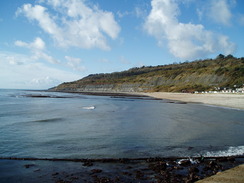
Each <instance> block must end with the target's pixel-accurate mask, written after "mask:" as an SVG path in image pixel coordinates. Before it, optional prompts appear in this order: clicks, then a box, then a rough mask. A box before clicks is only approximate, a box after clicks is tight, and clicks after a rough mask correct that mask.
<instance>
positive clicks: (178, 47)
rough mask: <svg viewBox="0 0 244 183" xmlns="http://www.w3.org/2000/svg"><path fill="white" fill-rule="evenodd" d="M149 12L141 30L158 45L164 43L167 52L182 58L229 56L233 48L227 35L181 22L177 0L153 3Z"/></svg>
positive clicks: (153, 1) (159, 0)
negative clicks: (221, 54)
mask: <svg viewBox="0 0 244 183" xmlns="http://www.w3.org/2000/svg"><path fill="white" fill-rule="evenodd" d="M151 5H152V10H151V12H150V14H149V15H148V17H147V19H146V21H145V24H144V28H145V30H146V31H147V33H148V34H150V35H152V36H153V37H155V38H156V39H157V41H158V44H159V45H160V46H162V45H164V44H167V46H168V48H169V51H170V52H171V53H172V54H173V55H174V56H175V57H178V58H181V59H196V58H202V57H204V56H206V55H208V54H213V53H224V54H230V53H232V52H233V51H234V49H235V45H234V44H233V43H231V42H230V41H229V40H228V37H227V36H224V35H220V34H216V33H213V32H211V31H208V30H206V29H205V28H204V26H203V25H201V24H192V23H187V24H185V23H181V22H179V21H178V19H177V17H178V15H179V13H180V10H179V6H178V4H177V3H176V1H171V0H152V2H151Z"/></svg>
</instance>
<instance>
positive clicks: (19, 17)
mask: <svg viewBox="0 0 244 183" xmlns="http://www.w3.org/2000/svg"><path fill="white" fill-rule="evenodd" d="M243 33H244V1H242V0H116V1H115V0H102V1H100V0H36V1H33V0H8V1H0V35H1V36H0V68H1V72H0V88H19V89H47V88H50V87H53V86H55V85H57V84H60V83H62V82H68V81H74V80H77V79H81V78H82V77H85V76H87V75H89V74H94V73H108V72H117V71H123V70H126V69H129V68H132V67H141V66H143V65H145V66H150V65H153V66H155V65H164V64H170V63H173V62H184V61H186V60H189V61H191V60H196V59H204V58H215V57H216V56H217V55H218V54H220V53H222V54H225V55H228V54H232V55H234V56H236V57H243V56H244V54H243V52H244V36H243Z"/></svg>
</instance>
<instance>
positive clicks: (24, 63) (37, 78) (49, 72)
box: [0, 52, 81, 89]
mask: <svg viewBox="0 0 244 183" xmlns="http://www.w3.org/2000/svg"><path fill="white" fill-rule="evenodd" d="M19 63H21V64H19ZM0 68H1V72H0V88H20V89H47V88H50V87H53V86H56V85H58V84H60V83H62V82H68V81H72V80H77V79H80V78H81V76H80V75H77V74H73V73H71V72H68V71H64V70H61V69H57V68H52V67H50V66H46V65H45V64H43V63H38V62H33V61H31V58H30V57H28V56H26V55H22V54H15V53H12V52H0Z"/></svg>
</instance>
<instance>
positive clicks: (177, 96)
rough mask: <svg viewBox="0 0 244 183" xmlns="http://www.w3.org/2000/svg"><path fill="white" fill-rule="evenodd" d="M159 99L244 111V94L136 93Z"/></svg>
mask: <svg viewBox="0 0 244 183" xmlns="http://www.w3.org/2000/svg"><path fill="white" fill-rule="evenodd" d="M134 94H143V95H145V96H149V97H154V98H158V99H169V100H177V101H182V102H191V103H202V104H206V105H214V106H220V107H228V108H234V109H241V110H244V94H229V93H223V94H222V93H213V94H192V93H169V92H148V93H136V92H135V93H134Z"/></svg>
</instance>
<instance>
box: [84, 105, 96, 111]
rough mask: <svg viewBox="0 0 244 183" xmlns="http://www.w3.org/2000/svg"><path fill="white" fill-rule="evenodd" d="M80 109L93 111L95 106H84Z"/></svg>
mask: <svg viewBox="0 0 244 183" xmlns="http://www.w3.org/2000/svg"><path fill="white" fill-rule="evenodd" d="M82 109H86V110H93V109H95V106H86V107H82Z"/></svg>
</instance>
